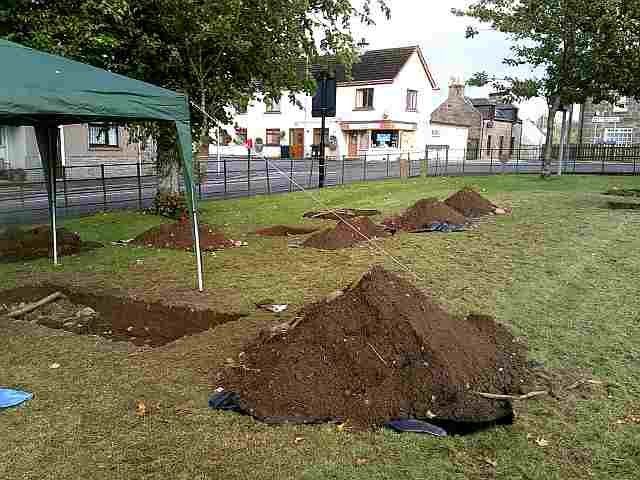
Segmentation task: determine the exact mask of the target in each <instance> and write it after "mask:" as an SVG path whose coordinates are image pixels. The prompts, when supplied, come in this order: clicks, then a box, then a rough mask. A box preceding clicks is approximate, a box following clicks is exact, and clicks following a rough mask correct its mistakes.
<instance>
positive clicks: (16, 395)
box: [0, 388, 33, 408]
mask: <svg viewBox="0 0 640 480" xmlns="http://www.w3.org/2000/svg"><path fill="white" fill-rule="evenodd" d="M32 398H33V393H29V392H23V391H20V390H11V389H10V388H0V408H7V407H15V406H16V405H20V404H21V403H22V402H25V401H27V400H31V399H32Z"/></svg>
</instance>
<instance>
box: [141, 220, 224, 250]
mask: <svg viewBox="0 0 640 480" xmlns="http://www.w3.org/2000/svg"><path fill="white" fill-rule="evenodd" d="M198 231H199V232H200V249H201V250H221V249H223V248H229V247H233V246H235V243H234V241H233V240H229V239H228V238H226V237H225V236H224V234H222V233H220V232H217V231H215V230H214V229H213V228H212V227H211V226H209V225H207V224H199V225H198ZM131 244H132V245H141V246H144V247H154V248H173V249H176V250H192V249H193V235H192V228H191V222H189V221H183V220H181V221H179V222H176V223H165V224H163V225H158V226H157V227H153V228H150V229H149V230H147V231H146V232H144V233H141V234H140V235H138V236H137V237H136V238H134V239H133V240H132V241H131Z"/></svg>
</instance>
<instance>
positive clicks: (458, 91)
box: [449, 77, 464, 98]
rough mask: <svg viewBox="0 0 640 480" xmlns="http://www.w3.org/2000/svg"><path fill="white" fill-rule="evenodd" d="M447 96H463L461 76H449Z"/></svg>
mask: <svg viewBox="0 0 640 480" xmlns="http://www.w3.org/2000/svg"><path fill="white" fill-rule="evenodd" d="M449 98H464V81H463V80H462V77H451V81H450V82H449Z"/></svg>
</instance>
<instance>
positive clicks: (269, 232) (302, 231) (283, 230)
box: [253, 225, 321, 237]
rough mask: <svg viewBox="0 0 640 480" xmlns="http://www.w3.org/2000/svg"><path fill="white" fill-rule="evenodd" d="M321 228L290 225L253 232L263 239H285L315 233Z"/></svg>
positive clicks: (275, 226)
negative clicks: (263, 237) (290, 236)
mask: <svg viewBox="0 0 640 480" xmlns="http://www.w3.org/2000/svg"><path fill="white" fill-rule="evenodd" d="M320 228H321V227H305V226H291V225H274V226H272V227H268V228H262V229H260V230H256V231H255V232H253V233H254V234H255V235H262V236H265V237H287V236H289V235H306V234H308V233H313V232H317V231H318V230H320Z"/></svg>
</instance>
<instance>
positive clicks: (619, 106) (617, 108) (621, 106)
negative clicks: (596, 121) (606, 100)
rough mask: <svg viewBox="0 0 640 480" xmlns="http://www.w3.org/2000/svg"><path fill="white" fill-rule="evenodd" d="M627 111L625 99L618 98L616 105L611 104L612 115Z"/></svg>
mask: <svg viewBox="0 0 640 480" xmlns="http://www.w3.org/2000/svg"><path fill="white" fill-rule="evenodd" d="M627 110H629V106H628V102H627V97H620V98H619V99H618V101H617V102H616V103H614V104H613V112H614V113H622V112H626V111H627Z"/></svg>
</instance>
